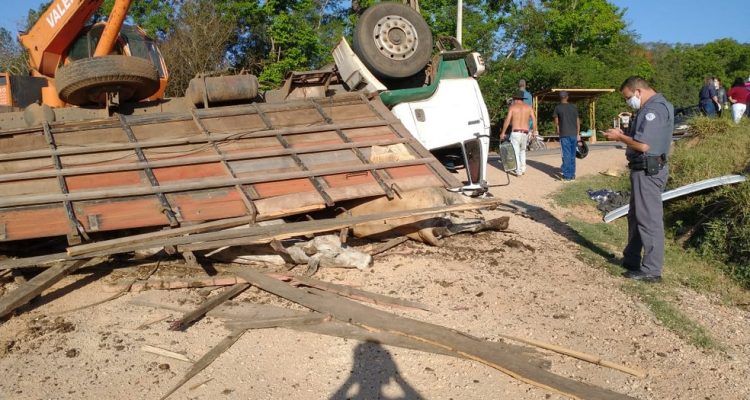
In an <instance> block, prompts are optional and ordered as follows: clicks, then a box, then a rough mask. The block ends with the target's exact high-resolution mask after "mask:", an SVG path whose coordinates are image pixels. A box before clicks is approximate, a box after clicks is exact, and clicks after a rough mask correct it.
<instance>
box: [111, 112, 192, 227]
mask: <svg viewBox="0 0 750 400" xmlns="http://www.w3.org/2000/svg"><path fill="white" fill-rule="evenodd" d="M117 118H118V119H119V120H120V125H121V126H122V129H123V130H124V131H125V134H127V135H128V140H130V142H131V143H134V144H138V139H137V138H136V137H135V134H134V133H133V130H132V129H130V126H129V125H128V122H127V121H126V120H125V116H124V115H122V114H117ZM134 150H135V154H136V155H137V156H138V160H139V161H140V162H142V163H144V164H145V166H144V167H143V172H144V173H145V174H146V177H147V178H148V181H149V183H150V184H151V186H153V187H158V186H159V181H158V180H157V179H156V176H154V171H153V170H152V169H151V166H150V165H149V163H148V160H147V159H146V155H145V154H144V153H143V149H141V147H140V146H138V147H136V148H135V149H134ZM156 197H157V198H158V199H159V204H161V207H162V212H163V213H164V214H165V215H166V216H167V219H168V220H169V226H179V225H180V222H179V221H178V220H177V217H175V212H174V210H172V206H171V205H170V204H169V201H168V200H167V197H166V196H165V195H164V193H156Z"/></svg>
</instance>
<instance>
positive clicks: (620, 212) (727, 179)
mask: <svg viewBox="0 0 750 400" xmlns="http://www.w3.org/2000/svg"><path fill="white" fill-rule="evenodd" d="M746 180H747V178H746V177H745V176H743V175H724V176H719V177H716V178H711V179H706V180H703V181H699V182H695V183H691V184H688V185H685V186H680V187H678V188H677V189H672V190H669V191H666V192H664V193H662V194H661V201H662V202H664V201H667V200H671V199H674V198H675V197H680V196H684V195H686V194H690V193H694V192H700V191H701V190H706V189H710V188H712V187H716V186H724V185H731V184H734V183H740V182H744V181H746ZM628 211H630V206H629V205H624V206H622V207H620V208H617V209H615V210H612V211H610V212H609V213H607V215H605V216H604V222H606V223H610V222H612V221H614V220H616V219H617V218H620V217H623V216H625V215H628Z"/></svg>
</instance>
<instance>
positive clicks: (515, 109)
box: [500, 90, 537, 176]
mask: <svg viewBox="0 0 750 400" xmlns="http://www.w3.org/2000/svg"><path fill="white" fill-rule="evenodd" d="M529 120H531V122H532V129H528V125H527V124H528V122H527V121H529ZM508 126H510V127H511V128H512V130H511V133H510V143H511V144H512V145H513V151H514V152H515V153H516V176H521V175H523V174H524V172H526V146H527V145H528V143H529V135H531V136H532V137H534V136H536V134H537V132H536V117H535V116H534V109H532V108H531V106H530V105H528V104H526V103H524V101H523V92H522V91H520V90H519V91H518V92H516V94H515V95H513V103H512V104H511V105H510V107H509V108H508V115H507V116H506V117H505V122H504V123H503V128H502V129H501V130H500V142H501V143H502V141H503V140H505V136H506V135H505V131H506V130H507V129H508Z"/></svg>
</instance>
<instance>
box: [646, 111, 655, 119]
mask: <svg viewBox="0 0 750 400" xmlns="http://www.w3.org/2000/svg"><path fill="white" fill-rule="evenodd" d="M654 119H656V114H654V113H652V112H650V113H648V114H646V121H653V120H654Z"/></svg>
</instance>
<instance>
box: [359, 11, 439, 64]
mask: <svg viewBox="0 0 750 400" xmlns="http://www.w3.org/2000/svg"><path fill="white" fill-rule="evenodd" d="M352 48H353V50H354V52H355V53H356V54H357V56H358V57H359V58H360V59H361V60H362V62H363V63H364V64H365V66H366V67H367V68H368V69H369V70H370V72H372V73H373V74H374V75H376V76H377V77H379V78H386V79H388V78H406V77H409V76H412V75H414V74H416V73H417V72H419V71H421V70H423V69H424V67H425V65H427V63H428V62H429V61H430V56H431V55H432V32H430V27H429V26H427V22H425V20H424V19H423V18H422V16H421V15H420V14H419V13H418V12H416V11H414V10H413V9H412V8H410V7H408V6H406V5H403V4H400V3H391V2H383V3H378V4H376V5H374V6H372V7H370V8H368V9H367V10H366V11H365V12H364V13H363V14H362V16H361V17H359V21H358V22H357V25H356V26H355V27H354V40H353V46H352Z"/></svg>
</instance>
